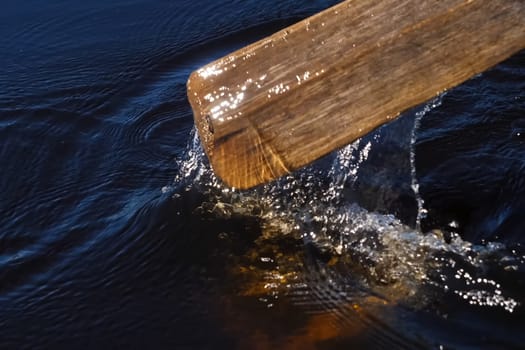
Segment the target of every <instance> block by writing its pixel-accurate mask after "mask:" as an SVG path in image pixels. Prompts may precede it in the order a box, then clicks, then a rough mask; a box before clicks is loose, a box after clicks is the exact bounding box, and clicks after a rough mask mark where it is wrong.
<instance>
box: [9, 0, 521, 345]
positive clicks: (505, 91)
mask: <svg viewBox="0 0 525 350" xmlns="http://www.w3.org/2000/svg"><path fill="white" fill-rule="evenodd" d="M336 2H337V1H286V0H284V1H279V2H275V1H272V2H270V1H251V0H249V1H238V0H234V1H221V0H217V1H209V0H206V1H200V0H194V1H167V0H159V1H145V0H135V1H132V0H127V1H110V2H108V1H100V0H93V1H89V2H87V1H77V0H73V1H59V0H49V1H24V2H22V1H14V0H6V1H3V3H2V10H1V11H0V52H1V54H0V140H1V142H0V164H1V169H2V175H1V177H0V228H1V230H0V347H1V348H9V349H19V348H30V349H36V348H52V349H58V348H95V347H98V348H115V347H122V348H158V349H160V348H170V349H186V348H187V349H208V348H214V349H219V348H220V349H233V348H239V349H245V348H255V349H267V348H278V349H348V348H357V349H360V348H377V349H391V348H399V349H408V348H431V349H432V348H435V349H439V348H457V349H478V348H489V349H503V348H508V349H521V348H524V347H525V333H523V329H524V327H525V305H524V303H525V249H524V247H523V244H525V235H524V232H523V231H524V229H525V216H524V215H525V180H524V179H525V52H522V53H520V54H517V55H515V56H514V57H512V58H511V59H509V60H508V61H506V62H504V63H503V64H501V65H499V66H497V67H495V68H494V69H492V70H491V71H489V72H486V73H484V74H482V75H480V76H477V77H475V78H474V79H472V80H471V81H469V82H467V83H466V84H464V85H462V86H460V87H458V88H456V89H454V90H452V91H448V92H446V93H445V94H444V95H442V96H440V97H438V98H437V99H435V100H434V101H430V102H428V103H427V104H425V105H423V106H420V107H418V108H415V109H414V110H412V111H409V112H407V113H406V114H405V115H404V116H403V117H401V118H400V119H398V120H397V121H395V122H394V123H392V124H390V125H388V126H386V127H383V128H382V129H380V130H378V131H376V132H374V133H373V134H372V135H369V136H367V137H366V138H364V139H362V140H359V141H357V142H356V143H354V144H353V145H349V146H348V147H346V148H344V149H343V150H340V151H338V152H335V153H334V154H332V155H330V156H328V157H326V158H325V159H323V160H321V161H319V162H317V163H316V164H314V165H312V166H310V167H308V168H307V169H304V170H303V171H300V172H298V173H297V174H294V175H293V176H289V177H288V178H285V179H282V180H281V181H279V182H277V183H274V184H270V185H267V186H263V187H261V188H258V189H256V190H253V191H248V192H242V193H241V192H238V191H231V190H228V189H227V188H224V187H223V186H221V185H220V184H219V182H218V181H217V179H215V178H214V177H213V175H212V173H211V171H210V169H209V167H208V165H207V163H206V160H205V158H204V156H203V153H202V149H201V148H200V147H199V143H198V140H197V139H196V138H195V136H194V133H193V131H192V127H193V120H192V115H191V110H190V107H189V104H188V102H187V100H186V89H185V83H186V79H187V77H188V75H189V73H190V72H191V71H192V70H194V69H196V68H198V67H199V66H201V65H203V64H204V63H207V62H209V61H211V60H212V59H214V58H217V57H220V56H222V55H224V54H226V53H228V52H230V51H231V50H233V49H235V48H238V47H242V46H244V45H245V44H247V43H249V42H252V41H255V40H257V39H259V38H261V37H263V36H265V35H268V34H270V33H272V32H274V31H276V30H278V29H280V28H282V27H284V26H286V25H289V24H291V23H294V22H296V21H298V20H300V19H302V18H304V17H306V16H308V15H311V14H313V13H316V12H318V11H320V10H321V9H323V8H326V7H328V6H330V5H333V4H335V3H336ZM414 125H415V126H416V127H415V128H414ZM414 190H415V191H414Z"/></svg>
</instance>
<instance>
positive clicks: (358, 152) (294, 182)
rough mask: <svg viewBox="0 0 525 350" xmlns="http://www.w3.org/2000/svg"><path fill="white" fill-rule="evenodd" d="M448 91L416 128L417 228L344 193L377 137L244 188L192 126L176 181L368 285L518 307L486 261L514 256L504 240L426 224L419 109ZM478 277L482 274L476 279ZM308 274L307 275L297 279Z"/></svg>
mask: <svg viewBox="0 0 525 350" xmlns="http://www.w3.org/2000/svg"><path fill="white" fill-rule="evenodd" d="M441 99H442V96H440V97H438V98H436V99H435V100H433V101H431V102H430V103H429V104H427V105H426V106H425V107H424V108H423V110H421V111H420V112H418V113H417V115H416V125H415V127H414V130H413V132H412V143H411V145H412V149H411V154H410V157H411V166H412V169H411V171H412V188H413V189H414V192H415V194H416V197H417V198H418V210H419V212H418V224H417V227H416V229H413V228H411V227H408V226H406V225H405V224H403V223H402V222H401V221H400V220H399V219H397V218H396V217H395V216H393V215H385V214H380V213H375V212H369V211H367V210H365V209H364V208H362V207H361V206H359V205H358V204H357V203H355V202H352V201H349V200H348V199H347V198H345V191H351V187H352V185H353V184H354V183H355V181H356V179H357V178H358V177H359V173H360V169H361V167H363V166H366V161H367V159H368V155H369V153H370V150H371V149H372V148H373V142H367V143H365V142H363V141H359V140H358V141H356V142H355V143H353V144H351V145H348V146H346V147H345V148H343V149H341V150H339V151H338V152H335V153H334V154H332V155H331V156H330V157H329V158H328V159H325V160H324V161H322V162H320V163H319V164H318V163H316V164H313V165H311V166H309V167H306V168H304V169H303V170H300V171H298V172H296V173H293V174H290V175H288V176H285V177H283V178H282V179H280V180H278V181H275V182H273V183H270V184H266V185H263V186H260V187H258V188H256V189H252V190H248V191H237V190H234V189H230V188H227V187H225V186H223V185H222V184H221V182H220V180H219V179H217V178H216V177H215V175H214V174H213V172H212V171H211V168H210V166H209V163H208V162H207V160H206V157H205V155H204V151H203V150H202V148H201V145H200V142H199V140H198V136H197V134H196V132H195V131H193V132H192V136H191V140H190V143H189V146H188V150H187V153H186V155H185V157H184V158H183V159H182V160H181V161H180V162H179V174H178V175H177V177H176V179H175V185H174V187H175V188H179V189H184V190H186V191H188V190H197V191H199V192H201V193H203V194H205V197H206V202H205V203H203V204H202V205H201V206H200V209H201V210H202V211H204V212H205V213H206V215H211V216H212V217H218V218H219V217H220V218H231V217H239V216H245V217H256V218H257V220H258V221H259V222H260V225H261V230H262V235H263V238H264V239H273V238H275V237H285V236H289V237H293V238H294V239H298V240H302V241H303V242H304V244H305V245H312V246H314V247H316V249H317V250H318V251H319V252H321V254H324V255H325V256H329V257H332V259H336V260H337V261H338V264H339V265H340V267H341V268H342V270H340V272H341V271H345V270H346V271H347V272H346V273H347V274H352V275H356V274H357V275H358V276H360V278H359V279H360V282H359V283H361V284H362V285H361V287H362V288H366V289H368V290H370V291H371V293H373V294H377V293H379V294H380V295H382V296H383V297H385V298H387V299H388V300H396V301H400V300H403V302H404V303H408V304H409V305H412V306H414V307H416V306H418V305H419V306H424V305H426V304H427V303H431V302H432V300H431V299H432V298H436V295H435V293H436V291H437V292H438V294H441V295H443V294H445V295H449V296H450V295H452V296H455V297H456V298H457V299H458V300H460V301H464V302H465V303H467V304H469V305H473V304H475V305H478V306H484V307H493V306H498V307H501V308H503V309H504V310H506V311H508V312H513V311H514V309H515V308H516V307H517V306H518V305H519V304H520V303H519V302H518V301H517V300H515V299H513V298H512V297H510V296H508V295H506V292H505V289H504V288H503V286H502V284H501V283H499V282H498V281H496V280H494V279H491V278H489V277H488V276H487V269H486V264H485V262H486V261H487V260H490V259H489V257H493V256H507V255H508V254H507V252H506V247H505V246H504V245H501V244H487V245H484V246H481V245H473V244H471V243H470V242H468V241H464V240H462V239H461V238H460V237H459V235H457V234H454V233H453V232H451V233H449V236H450V237H451V239H449V240H447V239H445V236H446V235H445V233H444V232H441V231H439V230H434V231H431V232H428V233H423V232H421V229H420V222H421V219H422V218H423V217H424V214H425V210H424V207H423V205H424V201H423V199H422V198H421V197H420V195H419V186H418V183H417V179H416V171H415V165H414V163H415V154H414V149H413V148H414V142H415V136H416V133H417V127H418V124H419V121H420V119H421V118H422V117H423V116H424V115H425V114H426V113H428V112H429V111H430V110H431V109H433V108H435V107H437V106H439V104H440V103H441ZM330 159H331V162H330ZM327 161H328V162H329V163H328V164H329V165H328V166H327ZM177 195H178V194H177V193H175V196H177ZM261 258H264V259H271V257H267V256H263V257H261ZM288 265H289V264H288ZM288 265H287V266H288ZM287 268H288V269H292V270H293V267H290V266H288V267H287ZM461 269H462V270H461ZM292 270H291V271H287V270H286V268H285V267H284V266H281V270H279V271H278V272H275V271H274V272H272V273H273V275H275V273H278V274H279V276H285V275H287V274H288V275H294V274H297V271H292ZM461 271H463V272H461ZM467 273H468V274H467ZM273 275H272V276H273ZM338 276H339V277H337V276H336V277H331V281H332V282H331V284H330V285H329V286H325V287H326V288H335V287H334V285H335V284H337V283H340V285H339V286H338V287H337V288H342V289H345V288H348V286H347V282H346V279H347V276H346V275H345V274H343V275H341V274H339V275H338ZM455 276H460V277H459V278H457V277H455ZM270 277H271V276H270ZM270 277H269V278H270ZM274 277H275V276H274ZM338 278H339V279H340V281H339V282H338V280H337V279H338ZM472 279H473V280H475V281H478V280H480V281H482V283H472ZM271 280H272V281H273V280H275V278H271ZM283 280H284V279H283ZM266 282H268V281H266ZM272 283H273V284H269V285H268V286H269V287H268V293H270V292H271V293H274V294H275V293H276V290H275V289H276V288H278V287H277V286H276V285H275V283H276V282H272ZM354 283H355V282H354ZM302 284H304V281H299V282H298V285H302ZM354 287H355V285H354ZM361 287H360V288H361ZM302 289H304V288H302ZM429 290H433V292H432V293H430V292H429ZM321 294H322V293H321ZM263 299H265V298H263ZM266 299H268V298H266ZM268 300H270V299H268Z"/></svg>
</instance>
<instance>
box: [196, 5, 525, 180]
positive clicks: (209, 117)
mask: <svg viewBox="0 0 525 350" xmlns="http://www.w3.org/2000/svg"><path fill="white" fill-rule="evenodd" d="M523 48H525V1H524V0H382V1H372V0H349V1H344V2H342V3H340V4H338V5H336V6H334V7H332V8H330V9H328V10H325V11H323V12H321V13H319V14H317V15H315V16H312V17H310V18H307V19H305V20H303V21H301V22H299V23H297V24H295V25H293V26H291V27H288V28H286V29H284V30H282V31H279V32H277V33H275V34H274V35H272V36H270V37H268V38H266V39H263V40H261V41H259V42H256V43H254V44H252V45H250V46H247V47H245V48H243V49H241V50H239V51H236V52H234V53H232V54H231V55H228V56H226V57H223V58H222V59H219V60H217V61H215V62H212V63H210V64H209V65H207V66H205V67H203V68H201V69H199V70H197V71H195V72H193V73H192V75H191V76H190V78H189V80H188V98H189V100H190V103H191V106H192V108H193V111H194V118H195V124H196V126H197V129H198V131H199V135H200V138H201V142H202V144H203V147H204V149H205V151H206V154H207V155H208V158H209V160H210V163H211V165H212V168H213V170H214V172H215V173H216V175H217V176H218V177H220V178H221V179H222V180H223V181H224V182H225V183H226V184H227V185H229V186H233V187H236V188H249V187H252V186H255V185H258V184H261V183H265V182H268V181H270V180H273V179H276V178H278V177H280V176H282V175H285V174H287V173H289V172H291V171H293V170H295V169H298V168H300V167H303V166H305V165H306V164H308V163H310V162H312V161H314V160H316V159H318V158H320V157H322V156H324V155H326V154H328V153H330V152H331V151H333V150H335V149H338V148H340V147H343V146H344V145H346V144H348V143H350V142H352V141H354V140H356V139H358V138H359V137H361V136H363V135H365V134H367V133H369V132H370V131H372V130H374V129H375V128H377V127H379V126H381V125H382V124H384V123H386V122H388V121H390V120H392V119H393V118H395V117H397V116H398V115H399V114H400V113H401V112H403V111H405V110H407V109H408V108H410V107H413V106H415V105H417V104H420V103H423V102H425V101H426V100H428V99H430V98H432V97H434V96H436V95H437V94H439V93H441V92H443V91H444V90H446V89H449V88H451V87H453V86H455V85H457V84H460V83H462V82H463V81H465V80H467V79H469V78H470V77H472V76H474V75H476V74H478V73H481V72H483V71H484V70H486V69H488V68H490V67H492V66H494V65H495V64H497V63H499V62H501V61H503V60H504V59H506V58H508V57H509V56H511V55H512V54H514V53H516V52H518V51H519V50H521V49H523Z"/></svg>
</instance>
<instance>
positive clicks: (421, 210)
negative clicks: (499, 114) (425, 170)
mask: <svg viewBox="0 0 525 350" xmlns="http://www.w3.org/2000/svg"><path fill="white" fill-rule="evenodd" d="M445 94H446V93H442V94H440V95H439V96H437V97H436V98H434V99H433V100H431V101H430V102H429V103H427V104H426V105H425V106H424V107H423V109H422V110H421V111H418V112H416V115H415V118H414V127H413V128H412V133H411V136H410V177H411V186H412V191H413V192H414V196H415V198H416V204H417V214H416V229H417V230H418V231H421V220H423V219H424V218H425V217H426V216H427V213H428V212H427V210H426V209H425V201H424V200H423V197H421V195H420V193H419V182H418V181H417V173H416V138H417V131H418V130H419V126H420V124H421V119H422V118H423V116H425V114H427V113H428V112H430V111H431V110H433V109H434V108H436V107H439V106H441V103H442V101H443V96H445Z"/></svg>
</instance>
